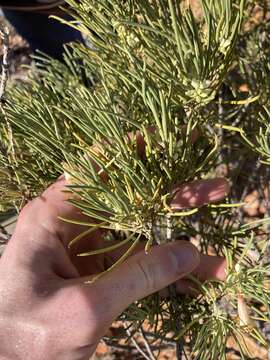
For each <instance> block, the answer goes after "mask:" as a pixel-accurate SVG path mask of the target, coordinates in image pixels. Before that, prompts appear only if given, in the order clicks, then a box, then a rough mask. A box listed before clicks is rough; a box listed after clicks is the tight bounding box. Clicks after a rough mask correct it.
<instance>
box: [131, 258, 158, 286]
mask: <svg viewBox="0 0 270 360" xmlns="http://www.w3.org/2000/svg"><path fill="white" fill-rule="evenodd" d="M134 265H135V267H136V269H135V273H137V274H138V277H139V279H140V280H142V284H143V287H144V289H146V290H149V291H153V290H154V289H155V288H156V281H155V271H154V266H153V265H151V264H148V263H146V262H144V261H142V260H140V259H138V260H137V261H136V262H135V263H134Z"/></svg>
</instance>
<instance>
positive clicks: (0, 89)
mask: <svg viewBox="0 0 270 360" xmlns="http://www.w3.org/2000/svg"><path fill="white" fill-rule="evenodd" d="M0 37H1V40H2V43H3V60H2V73H1V81H0V108H1V111H2V113H3V115H4V118H5V120H6V124H7V131H8V137H9V142H10V146H11V153H12V157H13V160H14V162H15V164H16V163H17V162H16V156H15V146H14V139H13V132H12V127H11V125H10V122H9V121H8V119H7V116H6V112H5V109H4V106H3V105H4V102H5V101H4V95H5V90H6V86H7V81H8V70H9V30H8V28H7V27H6V26H5V27H0Z"/></svg>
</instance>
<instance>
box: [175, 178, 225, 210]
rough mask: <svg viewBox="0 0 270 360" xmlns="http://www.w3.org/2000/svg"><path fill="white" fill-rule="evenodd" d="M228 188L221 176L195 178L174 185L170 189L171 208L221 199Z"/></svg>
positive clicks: (186, 206)
mask: <svg viewBox="0 0 270 360" xmlns="http://www.w3.org/2000/svg"><path fill="white" fill-rule="evenodd" d="M229 190H230V187H229V183H228V182H227V180H225V179H223V178H217V179H209V180H195V181H193V182H191V183H187V184H182V185H180V186H175V187H174V189H173V190H172V196H173V199H172V201H171V208H172V209H175V210H177V209H185V208H190V207H200V206H203V205H205V204H208V203H215V202H218V201H220V200H222V199H223V198H224V197H225V196H226V195H227V194H228V192H229Z"/></svg>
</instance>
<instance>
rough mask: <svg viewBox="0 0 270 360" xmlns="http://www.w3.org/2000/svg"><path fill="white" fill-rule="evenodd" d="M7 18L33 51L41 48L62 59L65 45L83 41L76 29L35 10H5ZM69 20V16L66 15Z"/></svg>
mask: <svg viewBox="0 0 270 360" xmlns="http://www.w3.org/2000/svg"><path fill="white" fill-rule="evenodd" d="M3 13H4V15H5V17H6V19H7V20H8V21H9V22H10V23H11V24H12V25H13V26H14V28H15V29H16V30H17V32H18V33H19V34H20V35H21V36H22V37H23V38H24V39H25V40H27V41H28V43H29V45H30V47H31V49H32V51H36V50H40V51H42V52H44V53H46V54H48V55H50V56H51V57H54V58H56V59H59V60H62V54H63V45H64V44H66V43H68V42H71V41H80V42H82V41H83V38H82V35H81V33H80V32H78V31H77V30H75V29H72V28H71V27H69V26H67V25H63V24H61V23H59V22H58V21H57V20H54V19H49V18H48V15H44V14H39V13H35V12H24V11H13V10H3ZM65 19H67V20H69V19H70V17H69V16H65Z"/></svg>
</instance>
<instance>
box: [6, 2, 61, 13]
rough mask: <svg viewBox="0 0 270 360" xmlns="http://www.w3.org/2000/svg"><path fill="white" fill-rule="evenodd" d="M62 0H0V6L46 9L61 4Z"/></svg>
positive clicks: (29, 9) (12, 8) (21, 8)
mask: <svg viewBox="0 0 270 360" xmlns="http://www.w3.org/2000/svg"><path fill="white" fill-rule="evenodd" d="M64 2H65V1H64V0H52V1H50V0H47V1H46V0H0V7H3V8H6V9H9V10H25V11H27V10H28V11H31V10H48V9H52V8H54V7H56V6H59V5H63V4H64Z"/></svg>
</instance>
